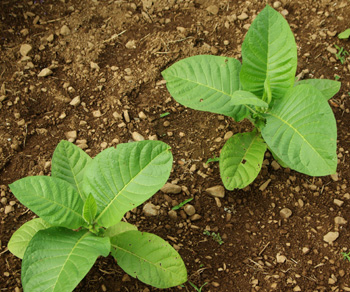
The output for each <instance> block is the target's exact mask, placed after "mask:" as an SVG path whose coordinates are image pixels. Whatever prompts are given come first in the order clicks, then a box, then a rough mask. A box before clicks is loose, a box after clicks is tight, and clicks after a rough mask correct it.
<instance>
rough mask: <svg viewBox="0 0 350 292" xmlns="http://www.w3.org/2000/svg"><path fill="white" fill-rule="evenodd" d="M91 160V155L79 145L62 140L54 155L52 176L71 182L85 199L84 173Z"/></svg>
mask: <svg viewBox="0 0 350 292" xmlns="http://www.w3.org/2000/svg"><path fill="white" fill-rule="evenodd" d="M91 160H92V159H91V157H90V156H89V155H87V154H86V153H85V152H84V151H83V150H82V149H80V148H79V147H78V146H76V145H74V144H73V143H70V142H68V141H65V140H62V141H61V142H60V143H58V145H57V147H56V149H55V151H54V153H53V156H52V167H51V176H53V177H57V178H60V179H63V180H65V181H67V182H69V183H70V184H71V185H72V186H73V187H74V188H75V189H76V190H77V191H78V192H79V195H80V197H81V198H82V199H83V200H85V199H86V196H85V194H84V193H83V191H82V182H83V175H84V169H85V167H86V165H87V164H88V163H89V162H90V161H91Z"/></svg>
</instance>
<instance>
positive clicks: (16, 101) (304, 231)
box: [0, 0, 350, 292]
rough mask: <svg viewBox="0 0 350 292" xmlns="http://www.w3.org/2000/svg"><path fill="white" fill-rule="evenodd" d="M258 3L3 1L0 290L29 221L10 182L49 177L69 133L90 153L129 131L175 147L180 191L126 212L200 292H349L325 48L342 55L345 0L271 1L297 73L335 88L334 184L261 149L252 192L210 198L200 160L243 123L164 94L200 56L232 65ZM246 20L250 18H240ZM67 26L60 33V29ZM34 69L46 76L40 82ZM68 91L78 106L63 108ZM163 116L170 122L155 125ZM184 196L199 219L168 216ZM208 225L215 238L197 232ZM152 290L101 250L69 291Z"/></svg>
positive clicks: (340, 70)
mask: <svg viewBox="0 0 350 292" xmlns="http://www.w3.org/2000/svg"><path fill="white" fill-rule="evenodd" d="M264 2H265V1H258V0H250V1H225V0H221V1H218V0H210V1H203V0H162V1H155V0H142V1H138V0H130V1H113V0H111V1H107V0H61V1H53V0H41V1H39V0H36V1H15V0H11V1H10V0H8V1H6V0H2V1H0V15H1V22H0V47H1V52H0V56H1V58H0V86H1V91H0V101H1V102H0V113H1V122H0V185H1V203H0V217H1V224H0V234H1V240H0V243H1V244H0V255H1V258H0V286H1V287H0V288H1V291H21V289H22V288H21V281H20V269H21V260H19V259H18V258H16V257H14V256H13V255H12V254H11V253H10V252H9V251H8V250H7V243H8V240H9V239H10V237H11V235H12V234H13V233H14V231H15V230H17V229H18V228H19V227H20V226H21V225H22V224H23V223H24V222H26V221H28V220H30V219H31V218H33V217H34V214H33V213H32V212H31V211H29V210H28V209H26V208H25V207H24V206H22V205H21V204H20V203H19V202H18V201H17V200H16V199H15V197H14V196H13V195H12V193H11V192H10V190H9V188H8V184H10V183H12V182H14V181H15V180H18V179H20V178H22V177H25V176H29V175H39V174H44V175H49V174H50V160H51V157H52V154H53V151H54V149H55V147H56V145H57V144H58V142H59V141H60V140H62V139H67V138H69V136H67V132H69V131H77V138H73V140H74V141H75V143H76V144H77V145H80V147H82V148H83V149H84V150H85V151H86V152H87V153H88V154H89V155H91V156H95V155H96V154H97V153H99V152H100V151H101V150H102V149H104V148H106V147H110V146H115V145H116V144H118V143H125V142H128V141H130V140H131V139H132V138H131V137H132V136H131V134H132V133H133V132H138V133H139V134H141V135H143V136H144V137H145V138H146V139H154V138H157V139H158V140H162V141H164V142H166V143H168V144H169V145H170V146H171V147H172V152H173V155H174V166H173V171H172V174H171V178H170V180H169V182H172V183H174V184H178V185H180V186H181V187H182V190H183V191H182V192H181V193H180V194H177V195H165V194H163V193H162V192H160V191H159V192H158V193H157V194H156V195H155V196H154V197H152V198H151V199H150V201H151V202H152V203H153V204H155V205H157V206H159V208H160V214H159V216H157V217H145V216H144V214H143V211H142V206H140V207H138V208H137V210H136V212H133V213H132V212H130V213H128V214H126V218H129V219H128V220H129V222H131V223H134V224H136V225H137V226H138V227H139V229H140V230H142V231H150V232H153V233H155V234H157V235H159V236H161V237H162V238H164V239H166V240H168V242H169V243H170V244H172V245H173V246H174V247H176V248H177V249H178V250H179V253H180V254H181V256H182V257H183V259H184V262H185V264H186V266H187V269H188V276H189V280H190V281H191V282H192V283H194V284H196V285H197V286H201V285H203V284H204V283H205V282H208V284H207V285H206V286H204V288H203V291H244V292H246V291H350V272H349V271H350V262H349V261H347V260H344V258H343V256H342V252H347V251H349V248H350V238H349V234H348V231H349V223H345V224H339V222H337V221H335V218H336V217H342V218H344V219H345V220H346V221H349V220H350V195H349V193H350V186H349V174H350V171H349V163H348V161H349V159H350V157H349V149H350V144H349V141H350V139H349V135H350V134H349V125H350V123H349V119H350V115H349V106H350V102H349V94H350V84H349V83H350V65H349V64H350V60H349V58H348V59H347V60H346V61H345V63H344V64H341V63H340V61H339V60H337V59H336V57H335V55H334V54H332V53H331V50H330V48H332V47H333V45H334V44H337V45H338V46H340V47H344V48H345V49H346V50H348V51H350V43H349V40H339V39H338V38H337V34H338V33H340V32H341V31H343V30H345V29H346V28H348V27H349V22H348V18H349V15H350V2H349V1H348V0H341V1H338V2H336V1H329V0H328V1H326V0H317V1H314V0H305V1H289V0H281V2H282V3H281V6H280V7H279V8H277V10H278V11H280V12H283V13H284V14H285V15H286V19H287V21H288V22H289V24H290V26H291V29H292V30H293V32H294V34H295V37H296V42H297V46H298V57H299V60H298V72H297V73H298V74H299V73H301V74H302V75H304V78H328V79H334V78H335V75H338V76H339V77H340V81H341V82H342V88H341V91H340V92H339V93H338V94H337V95H336V96H335V97H334V98H333V99H332V100H330V104H331V106H332V109H333V111H334V113H335V116H336V119H337V125H338V158H339V165H338V170H337V177H336V176H333V177H330V176H326V177H320V178H313V177H309V176H306V175H303V174H299V173H296V172H294V171H291V170H289V169H282V168H280V169H274V167H272V165H271V163H272V161H273V159H272V157H271V156H270V155H268V154H267V155H266V160H265V161H264V167H263V169H262V171H261V173H260V174H259V176H258V178H257V179H256V180H255V182H254V183H253V184H251V185H250V186H249V187H247V188H245V189H244V190H235V191H226V194H225V197H224V198H223V199H220V200H214V198H213V197H211V196H210V195H208V194H207V193H206V192H205V190H206V189H207V188H208V187H212V186H215V185H221V184H222V183H221V180H220V175H219V170H218V165H217V164H216V163H210V164H209V165H206V164H205V162H206V161H207V159H208V158H210V157H213V156H214V155H216V156H218V155H219V150H220V149H221V148H222V146H223V144H224V135H225V134H226V133H227V132H228V131H232V132H233V133H237V132H245V131H247V130H249V129H250V127H251V126H250V123H249V122H248V121H243V122H241V123H235V122H234V121H233V120H232V119H230V118H227V117H223V116H218V115H215V114H210V113H204V112H198V111H193V110H191V109H188V108H184V107H183V106H181V105H179V104H177V103H176V102H175V101H174V99H172V98H171V97H170V95H169V93H168V92H167V90H166V87H165V83H164V82H163V79H162V77H161V74H160V72H161V71H162V70H164V69H165V68H167V67H168V66H170V65H171V64H173V63H174V62H176V61H178V60H180V59H183V58H185V57H189V56H193V55H198V54H214V55H223V56H229V57H235V58H238V59H240V57H241V55H240V51H241V45H242V41H243V38H244V35H245V33H246V31H247V25H248V24H250V23H251V22H252V20H253V19H254V17H255V16H256V15H257V13H258V12H259V11H261V10H262V9H263V7H264V5H265V3H264ZM268 2H269V4H270V5H273V4H274V2H273V1H268ZM243 12H245V13H246V14H247V15H248V18H247V19H245V20H239V19H237V16H239V15H241V14H242V13H243ZM64 25H67V27H68V28H69V31H64V29H63V30H62V27H63V26H64ZM22 44H29V45H31V46H32V50H31V51H30V52H29V53H28V54H27V56H23V55H21V53H20V48H21V45H22ZM333 48H334V47H333ZM24 55H25V54H24ZM91 62H93V63H91ZM44 68H50V69H51V70H52V74H51V75H49V76H47V77H38V74H39V72H40V71H41V70H42V69H44ZM77 96H79V97H80V103H78V105H76V106H72V105H71V104H70V102H71V101H72V99H73V98H75V97H77ZM141 112H143V114H141V115H140V113H141ZM166 112H169V113H170V115H168V116H166V117H164V118H160V114H162V113H166ZM128 116H129V118H130V119H129V118H128ZM218 138H219V139H218ZM267 181H268V182H269V184H268V186H267V187H266V188H264V187H263V188H262V187H261V186H262V184H264V183H265V182H267ZM189 197H193V198H194V200H193V201H192V202H191V204H193V205H194V207H195V209H196V213H197V214H199V215H201V219H199V220H197V221H191V220H190V219H189V218H187V217H186V215H184V212H180V211H178V219H177V220H175V221H174V220H171V219H170V218H169V216H168V211H169V210H170V209H171V207H172V206H173V205H175V204H178V203H179V202H182V201H183V200H185V199H187V198H189ZM283 208H289V209H290V210H291V211H292V212H293V213H292V216H291V217H289V218H288V219H283V218H282V217H281V215H280V210H281V209H283ZM181 215H182V216H183V217H182V216H181ZM205 228H210V230H211V231H212V232H216V233H217V234H220V235H221V238H222V240H223V242H224V243H223V244H221V245H220V244H219V243H218V242H216V241H215V240H213V239H212V238H211V237H209V236H206V235H204V234H203V231H204V229H205ZM330 231H332V232H335V231H337V232H339V237H338V238H337V239H336V240H335V241H334V242H333V243H331V244H328V243H326V242H325V241H324V240H323V237H324V235H326V234H327V233H328V232H330ZM157 290H158V289H154V288H152V287H149V286H147V285H145V284H143V283H141V282H140V281H138V280H137V279H133V278H130V277H128V276H126V275H125V273H124V272H123V271H122V270H121V269H120V268H119V267H118V265H117V263H116V262H115V261H114V260H113V258H112V257H111V256H109V257H107V258H99V259H98V260H97V262H96V264H95V265H94V267H93V268H92V270H91V271H90V272H89V273H88V275H87V276H86V277H85V278H84V279H83V281H82V282H81V283H80V284H79V285H78V287H77V288H76V289H75V291H144V292H146V291H157ZM180 290H181V291H194V289H193V288H192V287H191V286H190V285H189V283H185V284H184V286H183V287H174V288H172V289H168V290H167V291H180Z"/></svg>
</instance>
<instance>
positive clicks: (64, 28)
mask: <svg viewBox="0 0 350 292" xmlns="http://www.w3.org/2000/svg"><path fill="white" fill-rule="evenodd" d="M60 34H61V35H64V36H66V35H69V34H70V29H69V27H68V26H67V25H63V26H62V27H61V30H60Z"/></svg>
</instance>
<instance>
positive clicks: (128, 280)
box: [122, 274, 131, 282]
mask: <svg viewBox="0 0 350 292" xmlns="http://www.w3.org/2000/svg"><path fill="white" fill-rule="evenodd" d="M130 281H131V279H130V276H129V275H128V274H124V276H123V278H122V282H130Z"/></svg>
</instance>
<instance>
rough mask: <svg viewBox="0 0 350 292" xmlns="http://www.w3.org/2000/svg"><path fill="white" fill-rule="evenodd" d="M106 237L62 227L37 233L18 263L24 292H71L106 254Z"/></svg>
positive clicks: (107, 239)
mask: <svg viewBox="0 0 350 292" xmlns="http://www.w3.org/2000/svg"><path fill="white" fill-rule="evenodd" d="M110 248H111V245H110V240H109V238H108V237H97V236H95V235H93V234H92V233H90V232H88V231H87V230H80V231H78V232H76V231H72V230H69V229H66V228H62V227H51V228H49V229H46V230H40V231H38V232H37V233H36V234H35V235H34V237H33V238H32V240H31V241H30V243H29V245H28V247H27V250H26V252H25V254H24V258H23V261H22V285H23V289H24V291H30V292H43V291H45V292H49V291H52V292H53V291H55V292H63V291H65V292H66V291H73V289H74V288H75V286H77V285H78V284H79V282H80V281H81V280H82V279H83V278H84V276H85V275H86V274H87V273H88V272H89V270H90V269H91V267H92V266H93V264H94V263H95V261H96V259H97V257H98V256H107V255H108V254H109V252H110Z"/></svg>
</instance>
